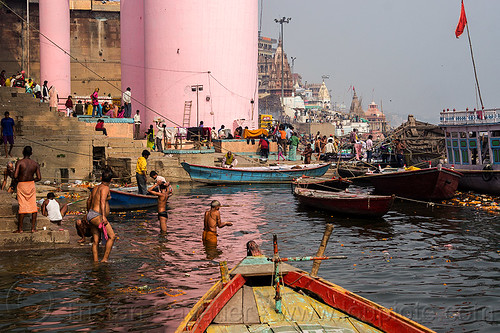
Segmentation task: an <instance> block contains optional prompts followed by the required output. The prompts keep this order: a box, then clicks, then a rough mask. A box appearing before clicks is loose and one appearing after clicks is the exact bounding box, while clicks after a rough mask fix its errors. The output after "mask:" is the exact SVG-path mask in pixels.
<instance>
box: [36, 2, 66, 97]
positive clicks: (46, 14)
mask: <svg viewBox="0 0 500 333" xmlns="http://www.w3.org/2000/svg"><path fill="white" fill-rule="evenodd" d="M39 10H40V80H41V82H40V83H43V81H45V80H47V81H49V84H48V85H49V87H50V86H52V85H53V86H55V87H56V89H57V91H58V92H59V98H60V103H64V101H66V98H67V97H68V95H71V77H70V75H71V64H70V57H69V55H68V54H69V53H70V25H69V0H40V2H39ZM47 38H48V39H49V40H50V41H49V40H48V39H47ZM54 44H55V45H54ZM56 45H57V46H56ZM61 49H62V50H61ZM63 50H64V51H66V52H67V53H68V54H66V53H65V52H64V51H63Z"/></svg>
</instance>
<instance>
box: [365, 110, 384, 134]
mask: <svg viewBox="0 0 500 333" xmlns="http://www.w3.org/2000/svg"><path fill="white" fill-rule="evenodd" d="M364 117H365V119H366V120H368V125H369V127H370V134H371V135H373V139H374V140H383V139H384V138H385V134H386V133H387V121H386V119H385V115H384V114H383V113H382V111H380V110H379V109H378V105H377V104H376V103H375V102H371V103H370V105H368V110H366V111H365V116H364Z"/></svg>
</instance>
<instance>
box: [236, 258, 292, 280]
mask: <svg viewBox="0 0 500 333" xmlns="http://www.w3.org/2000/svg"><path fill="white" fill-rule="evenodd" d="M297 270H298V269H297V268H295V267H293V266H291V265H288V264H286V263H282V264H281V265H280V271H281V272H283V273H287V272H292V271H297ZM273 272H274V264H273V263H271V262H270V261H269V260H267V258H266V257H264V256H259V257H247V258H245V259H244V260H243V261H242V262H241V263H240V264H239V265H238V266H237V267H236V268H235V269H233V270H232V271H231V275H236V274H241V275H243V276H262V275H272V274H273Z"/></svg>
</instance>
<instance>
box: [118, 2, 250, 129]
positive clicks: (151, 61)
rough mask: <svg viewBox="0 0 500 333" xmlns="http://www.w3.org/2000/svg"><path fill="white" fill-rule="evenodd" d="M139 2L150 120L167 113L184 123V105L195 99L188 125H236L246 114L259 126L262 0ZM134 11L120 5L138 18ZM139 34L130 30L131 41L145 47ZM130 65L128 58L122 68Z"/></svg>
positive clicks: (171, 120)
mask: <svg viewBox="0 0 500 333" xmlns="http://www.w3.org/2000/svg"><path fill="white" fill-rule="evenodd" d="M122 1H124V0H122ZM129 1H130V0H129ZM134 2H135V1H134ZM138 2H141V3H143V5H144V66H143V68H144V87H145V104H146V105H147V108H146V110H145V117H144V118H143V119H145V123H146V124H147V125H149V124H150V123H151V122H152V121H153V119H154V118H156V117H159V116H161V117H163V118H165V119H167V126H183V125H184V105H185V102H186V101H191V102H192V107H191V114H190V118H189V124H187V125H189V126H196V125H197V123H198V122H199V121H204V124H205V126H215V127H217V128H218V127H219V126H220V125H221V124H224V125H226V127H232V124H233V121H234V120H237V119H240V120H241V119H245V124H248V126H249V127H250V128H252V127H255V126H256V124H257V115H258V105H257V104H258V103H257V98H258V95H257V94H258V80H257V44H258V38H257V19H258V15H257V14H258V9H257V8H258V4H257V0H245V1H240V0H238V1H234V0H210V1H204V0H183V1H178V0H148V1H144V2H142V1H138ZM129 15H130V16H136V15H138V13H137V12H134V11H128V12H127V13H122V19H121V24H122V25H123V24H129V23H131V22H135V21H134V19H133V17H130V18H129ZM138 38H140V36H131V40H129V41H127V42H126V43H128V44H127V45H135V47H139V45H140V43H135V41H137V39H138ZM123 41H124V36H123V35H122V43H123ZM124 51H125V52H126V50H124V47H123V44H122V53H123V52H124ZM122 59H123V58H122ZM136 65H137V67H141V64H140V61H139V60H138V61H137V64H136ZM131 69H132V67H131V66H123V65H122V75H125V77H127V75H130V74H127V72H128V71H130V70H131ZM123 81H124V80H123V78H122V82H123Z"/></svg>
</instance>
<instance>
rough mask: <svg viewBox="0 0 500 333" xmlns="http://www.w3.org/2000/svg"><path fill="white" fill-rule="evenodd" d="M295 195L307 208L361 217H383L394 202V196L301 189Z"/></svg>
mask: <svg viewBox="0 0 500 333" xmlns="http://www.w3.org/2000/svg"><path fill="white" fill-rule="evenodd" d="M294 194H295V196H296V197H297V198H298V200H299V201H300V202H301V203H302V204H305V205H307V206H311V207H314V208H318V209H321V210H327V211H331V212H335V213H339V214H343V215H352V216H359V217H381V216H383V215H385V214H386V213H387V212H388V211H389V209H391V207H392V203H393V202H394V197H392V196H382V195H371V194H358V193H348V192H330V191H319V190H311V189H307V188H300V187H296V188H295V190H294Z"/></svg>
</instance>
